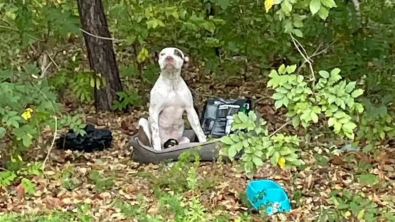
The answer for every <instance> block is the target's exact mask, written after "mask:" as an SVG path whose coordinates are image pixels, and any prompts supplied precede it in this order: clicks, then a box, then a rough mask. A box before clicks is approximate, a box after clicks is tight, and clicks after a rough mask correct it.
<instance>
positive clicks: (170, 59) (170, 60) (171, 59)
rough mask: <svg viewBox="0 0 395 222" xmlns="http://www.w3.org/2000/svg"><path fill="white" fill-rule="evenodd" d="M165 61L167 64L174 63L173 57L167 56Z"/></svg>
mask: <svg viewBox="0 0 395 222" xmlns="http://www.w3.org/2000/svg"><path fill="white" fill-rule="evenodd" d="M165 60H166V62H173V60H174V59H173V57H172V56H167V57H166V59H165Z"/></svg>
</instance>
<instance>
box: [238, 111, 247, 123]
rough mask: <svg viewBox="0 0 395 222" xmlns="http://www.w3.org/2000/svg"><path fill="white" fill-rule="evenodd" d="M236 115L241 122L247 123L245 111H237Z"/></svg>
mask: <svg viewBox="0 0 395 222" xmlns="http://www.w3.org/2000/svg"><path fill="white" fill-rule="evenodd" d="M238 116H239V118H240V120H241V122H243V123H247V122H248V116H247V115H246V114H245V113H243V112H239V113H238Z"/></svg>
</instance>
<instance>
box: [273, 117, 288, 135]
mask: <svg viewBox="0 0 395 222" xmlns="http://www.w3.org/2000/svg"><path fill="white" fill-rule="evenodd" d="M291 122H292V120H288V121H287V122H286V123H284V124H283V125H282V126H280V127H279V128H278V129H276V130H275V131H274V132H272V133H271V134H270V135H269V137H272V136H273V135H274V134H276V133H278V132H279V131H280V130H281V129H282V128H284V127H286V126H287V125H288V124H290V123H291Z"/></svg>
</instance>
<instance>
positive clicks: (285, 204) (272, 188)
mask: <svg viewBox="0 0 395 222" xmlns="http://www.w3.org/2000/svg"><path fill="white" fill-rule="evenodd" d="M246 194H247V198H248V200H249V201H250V203H251V204H252V206H253V207H254V208H255V209H256V210H258V209H259V208H260V207H261V206H262V205H266V212H267V214H269V215H271V214H273V213H276V212H288V211H290V210H291V203H290V201H289V199H288V196H287V194H286V193H285V191H284V189H283V188H282V187H281V186H280V185H279V184H278V183H276V182H274V181H272V180H255V181H250V182H249V183H248V185H247V188H246ZM273 204H276V205H277V206H274V205H273Z"/></svg>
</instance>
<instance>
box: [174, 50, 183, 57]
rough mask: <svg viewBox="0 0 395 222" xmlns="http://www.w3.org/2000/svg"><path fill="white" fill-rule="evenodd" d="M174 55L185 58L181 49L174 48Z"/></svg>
mask: <svg viewBox="0 0 395 222" xmlns="http://www.w3.org/2000/svg"><path fill="white" fill-rule="evenodd" d="M174 55H176V56H179V57H180V58H183V57H182V53H181V52H180V51H179V50H177V49H176V50H174Z"/></svg>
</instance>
